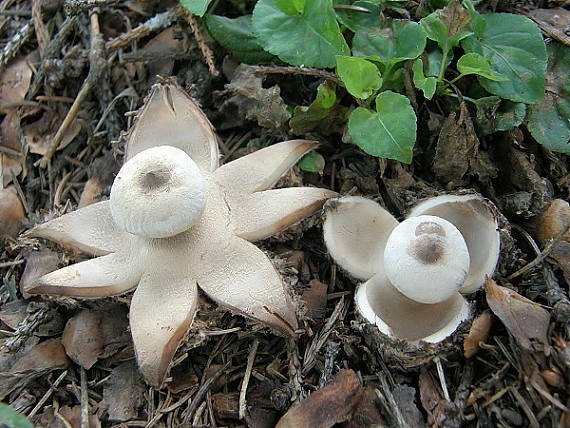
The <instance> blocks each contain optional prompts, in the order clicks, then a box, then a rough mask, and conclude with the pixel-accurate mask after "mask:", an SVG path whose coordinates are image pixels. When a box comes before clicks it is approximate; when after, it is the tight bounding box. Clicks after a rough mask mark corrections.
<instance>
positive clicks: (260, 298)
mask: <svg viewBox="0 0 570 428" xmlns="http://www.w3.org/2000/svg"><path fill="white" fill-rule="evenodd" d="M316 146H317V144H316V143H315V142H311V141H306V140H292V141H285V142H282V143H279V144H275V145H273V146H270V147H267V148H264V149H261V150H259V151H257V152H254V153H252V154H250V155H247V156H244V157H242V158H239V159H237V160H235V161H232V162H230V163H227V164H225V165H223V166H219V164H218V158H219V155H218V145H217V137H216V134H215V133H214V130H213V128H212V126H211V124H210V123H209V121H208V119H207V118H206V116H205V115H204V114H203V113H202V111H201V110H200V109H199V108H198V107H197V106H196V104H194V102H193V101H192V100H191V99H190V98H189V97H188V96H187V95H186V94H185V92H184V91H183V90H182V89H180V88H179V87H178V86H176V85H175V84H172V83H169V82H166V83H159V84H156V85H155V86H153V88H152V90H151V93H150V95H149V97H148V99H147V100H146V102H145V104H144V106H143V108H142V109H141V111H140V113H139V115H138V116H137V119H136V122H135V124H134V127H133V128H132V130H131V131H130V134H129V136H128V140H127V146H126V154H125V164H124V165H123V167H122V168H121V170H120V171H119V174H118V175H117V177H116V179H115V182H114V184H113V187H112V190H111V198H110V201H104V202H99V203H96V204H93V205H89V206H87V207H85V208H82V209H79V210H77V211H74V212H71V213H69V214H65V215H63V216H61V217H59V218H56V219H54V220H51V221H48V222H47V223H44V224H40V225H38V226H36V227H35V228H34V229H32V230H31V231H30V232H28V233H27V236H30V237H38V238H45V239H49V240H51V241H55V242H57V243H59V244H61V245H63V246H68V247H72V248H74V249H78V250H81V251H84V252H87V253H90V254H92V255H94V256H97V257H96V258H93V259H91V260H87V261H84V262H81V263H77V264H74V265H70V266H67V267H64V268H63V269H59V270H57V271H55V272H52V273H49V274H47V275H44V276H42V277H41V278H40V279H39V280H38V281H36V282H35V283H33V284H31V286H30V287H29V288H28V290H26V291H27V292H29V293H33V294H52V295H64V296H73V297H86V298H97V297H107V296H114V295H119V294H123V293H126V292H128V291H129V290H132V289H134V288H136V291H135V293H134V295H133V298H132V301H131V307H130V327H131V332H132V336H133V340H134V345H135V350H136V355H137V361H138V364H139V367H140V369H141V371H142V373H143V375H144V376H145V378H146V380H147V381H148V382H149V383H150V384H152V385H154V386H156V387H159V386H160V385H161V384H162V382H163V380H164V378H165V376H166V373H167V370H168V366H169V364H170V361H171V359H172V356H173V354H174V352H175V351H176V349H177V347H178V345H179V344H180V342H181V341H182V339H183V338H184V335H185V334H186V332H187V330H188V327H189V326H190V325H191V323H192V320H193V318H194V314H195V311H196V306H197V299H198V287H199V288H200V289H202V290H203V291H204V292H205V293H206V294H207V295H208V296H209V297H210V298H212V299H213V300H214V301H216V302H217V303H218V304H220V305H223V306H225V307H226V308H229V309H230V310H232V311H235V312H237V313H239V314H242V315H244V316H247V317H249V318H252V319H255V320H257V321H259V322H261V323H263V324H265V325H267V326H269V327H271V328H273V329H274V330H277V331H278V332H280V333H282V334H285V335H292V334H293V332H294V330H295V329H296V328H297V318H296V307H295V304H294V303H293V300H292V299H291V296H289V293H288V291H287V290H286V288H285V286H284V284H283V282H282V279H281V277H280V276H279V274H278V273H277V271H276V270H275V268H274V267H273V265H272V263H271V261H270V260H269V259H268V257H267V256H266V255H265V254H264V253H263V252H262V251H261V250H260V249H259V248H257V247H256V246H255V245H253V244H251V243H250V242H249V241H256V240H261V239H265V238H267V237H269V236H271V235H273V234H275V233H277V232H280V231H282V230H284V229H286V228H287V227H289V226H291V225H292V224H294V223H297V222H298V221H300V220H302V219H303V218H305V217H306V216H308V215H311V214H313V213H314V212H316V211H318V210H319V209H320V208H321V207H322V205H323V204H324V202H325V200H326V199H328V198H330V197H333V196H335V195H336V194H335V193H334V192H332V191H329V190H325V189H318V188H313V187H294V188H282V189H274V190H269V189H270V188H271V187H273V186H274V185H275V184H276V182H277V180H278V179H279V178H280V177H281V176H282V175H283V174H284V173H285V172H286V171H287V170H289V168H291V167H292V166H293V165H295V163H296V162H297V160H298V159H299V158H300V157H301V156H303V155H304V154H305V153H307V152H309V151H311V150H313V149H314V148H315V147H316Z"/></svg>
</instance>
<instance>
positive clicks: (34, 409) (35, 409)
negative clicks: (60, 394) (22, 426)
mask: <svg viewBox="0 0 570 428" xmlns="http://www.w3.org/2000/svg"><path fill="white" fill-rule="evenodd" d="M65 376H67V370H65V371H64V372H63V373H62V374H60V375H59V377H58V378H57V379H56V380H55V382H54V383H53V385H52V386H50V387H49V389H48V390H47V392H46V393H45V394H44V396H43V397H42V398H41V399H40V401H38V404H36V405H35V406H34V408H33V409H32V411H31V412H30V413H28V418H31V417H33V416H34V415H35V414H36V413H37V412H38V410H40V409H41V408H42V406H43V405H44V403H45V402H46V401H47V400H48V398H49V397H51V394H53V392H54V391H55V390H56V389H57V387H58V386H59V384H60V383H61V381H62V380H63V379H65Z"/></svg>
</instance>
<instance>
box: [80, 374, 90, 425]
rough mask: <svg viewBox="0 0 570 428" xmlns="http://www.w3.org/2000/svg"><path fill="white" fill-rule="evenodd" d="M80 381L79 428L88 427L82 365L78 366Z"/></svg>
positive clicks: (85, 379)
mask: <svg viewBox="0 0 570 428" xmlns="http://www.w3.org/2000/svg"><path fill="white" fill-rule="evenodd" d="M79 376H80V383H81V428H89V394H88V391H87V374H86V373H85V369H84V368H83V367H80V368H79Z"/></svg>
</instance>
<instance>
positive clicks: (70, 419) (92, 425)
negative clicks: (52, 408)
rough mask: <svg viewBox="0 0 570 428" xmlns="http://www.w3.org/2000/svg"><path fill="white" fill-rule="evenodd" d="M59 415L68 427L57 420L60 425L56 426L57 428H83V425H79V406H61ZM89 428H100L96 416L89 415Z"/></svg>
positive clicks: (99, 422)
mask: <svg viewBox="0 0 570 428" xmlns="http://www.w3.org/2000/svg"><path fill="white" fill-rule="evenodd" d="M59 414H60V418H63V419H65V421H66V422H67V424H69V425H67V424H65V423H63V421H61V419H59V418H58V419H59V424H61V425H57V428H59V426H61V427H62V428H63V427H65V428H69V427H71V428H83V425H82V424H81V406H73V407H69V406H63V407H62V408H61V409H59ZM56 421H57V419H56ZM56 423H57V422H56ZM89 428H101V421H100V420H99V417H98V416H97V415H89Z"/></svg>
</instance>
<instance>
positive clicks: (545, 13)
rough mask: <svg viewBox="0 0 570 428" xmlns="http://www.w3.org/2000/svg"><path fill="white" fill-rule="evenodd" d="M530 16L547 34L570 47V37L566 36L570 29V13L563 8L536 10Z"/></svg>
mask: <svg viewBox="0 0 570 428" xmlns="http://www.w3.org/2000/svg"><path fill="white" fill-rule="evenodd" d="M529 16H530V17H531V18H532V19H533V21H535V22H536V23H537V24H538V25H539V26H540V28H542V30H544V32H545V33H547V34H548V35H549V36H550V37H552V38H554V39H557V40H558V41H560V42H561V43H564V44H566V45H570V37H569V36H568V35H567V34H566V31H567V29H568V27H570V11H568V10H566V9H563V8H561V7H558V8H554V9H535V10H533V11H531V12H529Z"/></svg>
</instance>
